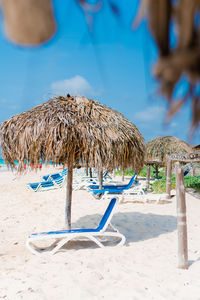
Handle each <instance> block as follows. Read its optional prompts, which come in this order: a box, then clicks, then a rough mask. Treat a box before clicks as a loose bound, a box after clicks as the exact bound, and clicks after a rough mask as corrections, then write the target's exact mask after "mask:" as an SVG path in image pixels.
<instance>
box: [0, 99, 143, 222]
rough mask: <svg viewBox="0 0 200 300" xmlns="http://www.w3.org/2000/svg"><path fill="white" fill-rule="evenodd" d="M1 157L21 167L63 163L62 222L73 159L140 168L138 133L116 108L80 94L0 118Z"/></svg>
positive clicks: (102, 165) (68, 214) (90, 164)
mask: <svg viewBox="0 0 200 300" xmlns="http://www.w3.org/2000/svg"><path fill="white" fill-rule="evenodd" d="M0 139H1V148H2V157H3V159H4V160H5V162H6V164H7V165H10V166H11V167H14V166H15V161H18V162H19V165H18V170H19V171H21V172H22V170H23V165H24V163H25V162H26V163H27V164H30V165H36V164H38V163H39V162H40V161H41V160H42V161H43V162H54V163H56V164H60V163H62V164H63V165H67V166H68V181H67V201H66V225H67V227H70V226H71V199H72V177H73V165H74V162H75V164H76V163H77V162H79V163H80V164H81V165H85V166H87V167H96V168H98V169H99V170H102V168H104V169H107V170H112V169H115V168H117V167H119V168H121V169H126V168H128V167H131V168H132V169H134V170H135V171H136V172H137V171H140V169H142V167H143V162H144V153H145V146H144V139H143V137H142V135H141V133H140V132H139V130H138V129H137V127H136V126H135V125H133V124H132V123H131V122H129V121H128V120H127V119H125V118H124V116H123V115H122V114H120V113H119V112H117V111H115V110H112V109H111V108H108V107H106V106H104V105H101V104H99V103H98V102H96V101H93V100H91V99H87V98H85V97H79V96H78V97H73V96H70V95H69V94H68V95H67V97H62V96H60V97H58V98H54V99H51V100H49V101H48V102H46V103H44V104H41V105H39V106H36V107H35V108H32V109H30V110H29V111H26V112H23V113H21V114H19V115H16V116H14V117H12V118H11V119H9V120H8V121H5V122H3V124H2V125H1V128H0Z"/></svg>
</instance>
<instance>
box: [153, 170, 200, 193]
mask: <svg viewBox="0 0 200 300" xmlns="http://www.w3.org/2000/svg"><path fill="white" fill-rule="evenodd" d="M184 181H185V187H186V188H193V189H195V190H196V191H197V192H200V178H199V176H194V177H193V176H186V177H185V178H184ZM151 188H152V191H153V192H154V193H159V194H160V193H165V192H166V177H165V176H164V177H163V178H162V179H159V180H157V181H155V182H154V183H153V184H152V185H151ZM171 188H172V189H175V188H176V182H175V175H172V178H171Z"/></svg>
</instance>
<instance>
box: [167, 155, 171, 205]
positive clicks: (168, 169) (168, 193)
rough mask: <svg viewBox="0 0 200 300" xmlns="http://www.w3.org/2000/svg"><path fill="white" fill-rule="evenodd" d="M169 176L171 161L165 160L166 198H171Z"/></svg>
mask: <svg viewBox="0 0 200 300" xmlns="http://www.w3.org/2000/svg"><path fill="white" fill-rule="evenodd" d="M171 176H172V161H171V160H170V159H168V160H167V181H166V194H167V196H166V197H167V199H170V198H171Z"/></svg>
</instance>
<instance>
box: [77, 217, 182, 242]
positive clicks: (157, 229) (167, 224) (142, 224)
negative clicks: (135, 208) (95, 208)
mask: <svg viewBox="0 0 200 300" xmlns="http://www.w3.org/2000/svg"><path fill="white" fill-rule="evenodd" d="M101 217H102V216H101V215H99V214H94V215H86V216H84V217H81V218H80V219H79V220H78V221H77V222H76V223H74V224H73V226H72V228H95V227H97V226H98V223H99V221H100V219H101ZM111 223H112V224H113V225H114V226H115V227H116V228H117V229H118V230H119V232H121V233H122V234H123V235H125V237H126V243H132V242H137V241H142V240H147V239H151V238H155V237H157V236H159V235H161V234H165V233H168V232H172V231H174V230H176V229H177V219H176V218H175V217H173V216H168V215H156V214H151V213H149V214H143V213H139V212H126V213H116V214H115V215H114V216H113V218H112V220H111Z"/></svg>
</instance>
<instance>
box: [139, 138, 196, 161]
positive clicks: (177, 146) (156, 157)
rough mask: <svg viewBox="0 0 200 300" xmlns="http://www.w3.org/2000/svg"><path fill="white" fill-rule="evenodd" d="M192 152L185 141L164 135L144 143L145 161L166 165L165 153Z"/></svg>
mask: <svg viewBox="0 0 200 300" xmlns="http://www.w3.org/2000/svg"><path fill="white" fill-rule="evenodd" d="M191 152H193V150H192V147H191V146H190V145H189V144H187V143H186V142H184V141H182V140H180V139H178V138H176V137H174V136H165V137H158V138H155V139H153V140H151V141H149V142H148V143H146V152H145V163H146V164H148V163H149V164H152V162H155V164H158V165H162V166H164V165H166V162H167V155H170V154H173V153H174V154H175V153H176V154H181V153H191Z"/></svg>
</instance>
